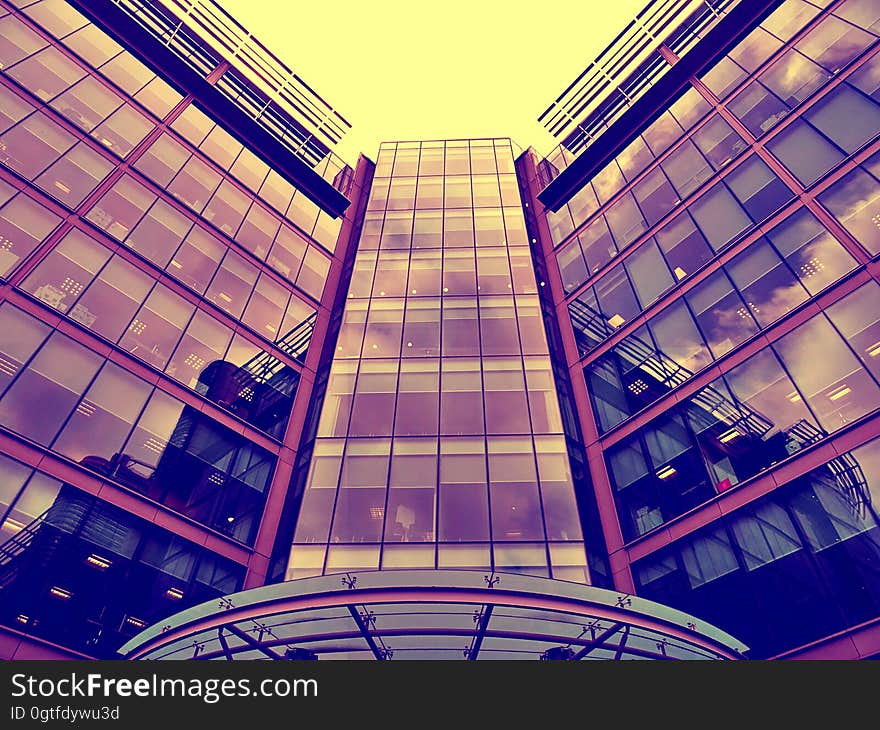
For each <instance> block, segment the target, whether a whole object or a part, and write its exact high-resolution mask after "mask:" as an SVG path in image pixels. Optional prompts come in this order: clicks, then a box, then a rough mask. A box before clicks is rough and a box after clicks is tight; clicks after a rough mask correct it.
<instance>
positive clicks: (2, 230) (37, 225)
mask: <svg viewBox="0 0 880 730" xmlns="http://www.w3.org/2000/svg"><path fill="white" fill-rule="evenodd" d="M60 220H61V219H60V218H59V217H58V216H57V215H55V214H54V213H50V212H49V211H48V210H46V209H45V208H44V207H43V206H42V205H39V204H38V203H36V202H35V201H33V200H31V199H30V198H29V197H27V196H26V195H24V194H23V193H20V194H18V195H16V196H15V197H13V198H12V199H11V200H10V201H9V202H8V203H6V204H5V205H3V206H2V207H0V276H6V275H7V274H8V273H9V272H10V271H12V269H13V268H14V267H15V266H16V265H18V262H19V261H21V260H22V259H23V258H25V257H26V256H28V255H29V254H30V253H31V252H32V251H33V250H34V249H35V248H36V247H37V245H38V244H39V243H40V242H41V241H43V240H44V239H45V238H46V236H48V235H49V232H50V231H51V230H52V229H54V228H55V226H57V225H58V223H59V222H60Z"/></svg>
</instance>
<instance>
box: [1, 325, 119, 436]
mask: <svg viewBox="0 0 880 730" xmlns="http://www.w3.org/2000/svg"><path fill="white" fill-rule="evenodd" d="M100 364H101V358H100V357H99V356H98V355H96V354H95V353H93V352H91V351H90V350H87V349H86V348H85V347H83V346H82V345H78V344H76V343H75V342H74V341H73V340H71V339H70V338H68V337H65V336H64V335H61V334H54V335H53V336H52V337H50V338H49V340H48V341H47V342H46V344H45V345H44V346H43V347H42V348H41V349H40V351H39V352H38V353H37V354H36V356H35V357H34V359H33V360H31V362H30V363H29V364H28V367H27V368H26V369H25V370H23V371H22V372H21V374H20V375H19V376H18V378H17V379H16V380H15V382H14V383H13V384H12V385H11V386H10V388H9V390H7V391H6V393H5V395H4V396H3V399H2V400H0V423H2V424H3V425H4V426H6V427H7V428H9V429H12V430H13V431H15V432H17V433H20V434H21V435H22V436H25V437H27V438H30V439H33V440H34V441H37V442H38V443H41V444H44V445H48V444H49V442H50V441H51V440H52V439H53V438H54V436H55V434H56V433H57V432H58V429H59V428H61V425H62V423H64V421H65V419H66V418H67V416H68V415H69V414H70V412H71V411H72V410H73V407H74V405H76V403H77V401H78V400H79V396H80V394H81V393H82V392H83V391H84V390H85V388H86V386H87V385H88V383H89V381H90V380H91V379H92V377H93V376H94V374H95V373H96V372H97V371H98V367H99V366H100Z"/></svg>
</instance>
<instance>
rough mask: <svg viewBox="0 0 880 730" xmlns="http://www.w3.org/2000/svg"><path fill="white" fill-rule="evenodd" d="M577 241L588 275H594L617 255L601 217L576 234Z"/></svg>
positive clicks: (603, 219) (612, 240)
mask: <svg viewBox="0 0 880 730" xmlns="http://www.w3.org/2000/svg"><path fill="white" fill-rule="evenodd" d="M577 239H578V241H579V242H580V245H581V250H582V251H583V254H584V260H585V261H586V262H587V269H588V270H589V271H590V273H593V274H595V273H596V272H597V271H598V270H599V269H600V268H601V267H602V266H603V265H604V264H606V263H607V262H608V261H610V260H611V259H612V258H614V256H616V255H617V247H616V246H615V245H614V239H612V238H611V233H609V231H608V226H607V224H606V223H605V218H604V217H602V216H599V217H598V218H596V220H594V221H593V222H592V223H590V225H588V226H587V227H586V228H584V230H582V231H581V232H580V233H579V234H578V236H577Z"/></svg>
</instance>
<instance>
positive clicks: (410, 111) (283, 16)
mask: <svg viewBox="0 0 880 730" xmlns="http://www.w3.org/2000/svg"><path fill="white" fill-rule="evenodd" d="M219 2H220V4H221V5H222V6H223V7H224V8H225V9H226V10H227V11H228V12H229V13H230V14H231V15H232V16H233V17H234V18H236V19H237V20H238V21H239V22H240V23H241V24H242V25H244V26H245V27H246V28H247V29H248V30H249V31H251V33H253V34H254V35H255V36H256V37H257V38H258V39H259V40H261V41H262V42H263V43H265V44H266V46H268V47H269V48H270V49H271V50H272V51H273V52H274V53H275V54H276V55H278V56H279V57H280V58H281V59H283V60H284V61H285V62H286V63H287V64H288V65H289V66H291V67H292V68H293V69H294V71H296V72H297V73H298V74H299V75H300V77H302V78H303V79H304V80H305V81H306V83H308V84H309V85H310V86H312V88H314V89H315V90H316V91H317V92H318V93H319V94H321V96H323V97H324V98H325V99H326V100H327V101H328V102H329V103H330V104H332V105H333V106H334V107H336V108H337V109H338V110H339V112H340V113H341V114H342V115H343V116H344V117H345V118H346V119H348V121H349V122H351V123H352V125H353V129H352V130H351V131H350V132H349V133H348V135H347V136H346V138H345V139H344V140H343V141H342V143H340V145H339V147H338V148H337V150H336V151H337V153H338V154H339V155H340V156H342V157H343V158H344V159H345V160H346V161H348V162H354V161H355V159H356V158H357V153H358V152H364V153H365V154H367V156H369V157H371V158H373V159H375V156H376V152H377V150H378V146H379V142H381V141H384V140H393V139H430V138H450V137H512V138H513V139H514V140H515V141H516V142H518V143H519V144H520V145H521V146H523V147H526V146H528V145H533V146H534V147H535V148H537V149H538V150H539V151H540V152H542V153H544V152H548V151H549V150H550V148H551V147H553V146H554V144H555V143H554V141H553V138H552V137H551V136H550V135H548V134H547V133H546V132H544V130H543V128H542V127H541V125H539V124H538V123H537V121H536V119H537V117H538V115H539V114H540V113H541V112H542V111H544V109H545V108H546V107H547V106H548V105H549V103H550V102H551V101H552V100H553V99H554V98H556V96H557V95H558V94H559V93H560V92H561V91H562V90H563V89H564V88H565V87H566V86H567V85H568V84H569V83H570V82H571V81H572V80H573V79H574V78H575V76H576V75H577V74H578V73H580V72H581V71H582V70H583V69H584V67H586V65H587V64H588V63H589V62H590V61H591V60H592V59H593V58H594V57H595V56H596V54H597V53H598V52H599V51H601V50H602V49H603V48H604V47H605V46H606V45H607V44H608V42H609V41H610V40H611V39H612V38H613V37H614V36H615V35H617V33H618V32H619V31H620V30H621V29H622V28H623V26H624V25H625V24H626V23H627V22H628V21H629V20H631V19H632V18H633V17H635V15H636V13H637V12H638V11H639V10H640V9H641V8H642V7H644V6H645V4H646V2H647V0H580V2H575V1H573V0H557V1H556V2H541V1H540V0H532V1H531V2H520V1H519V0H516V1H512V2H498V1H497V0H491V1H484V2H480V0H445V1H444V2H437V3H415V2H400V1H399V0H385V1H380V2H354V1H353V0H338V1H336V2H334V1H331V2H326V3H323V2H305V3H301V2H294V1H293V0H219Z"/></svg>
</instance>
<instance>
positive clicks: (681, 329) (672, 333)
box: [648, 301, 712, 380]
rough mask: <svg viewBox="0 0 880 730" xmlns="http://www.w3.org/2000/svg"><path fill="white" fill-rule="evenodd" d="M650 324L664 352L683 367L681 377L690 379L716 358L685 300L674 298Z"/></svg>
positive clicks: (680, 378)
mask: <svg viewBox="0 0 880 730" xmlns="http://www.w3.org/2000/svg"><path fill="white" fill-rule="evenodd" d="M648 327H649V328H650V330H651V334H652V335H653V336H654V340H655V342H656V343H657V349H658V350H659V351H660V353H662V354H663V355H664V356H665V357H666V358H669V359H670V360H671V361H672V362H673V363H677V364H678V365H679V366H680V367H681V368H682V369H683V372H682V373H680V374H678V375H677V379H679V380H686V379H687V378H688V377H690V375H691V374H693V373H695V372H697V371H699V370H702V369H703V368H704V367H706V365H708V364H709V363H711V362H712V356H711V354H710V353H709V348H708V347H706V343H705V342H704V340H703V336H702V335H701V334H700V332H699V330H698V329H697V326H696V324H695V323H694V319H693V317H692V316H691V313H690V312H689V311H688V308H687V307H686V306H685V304H684V302H681V301H678V302H674V303H673V304H671V305H670V306H668V307H666V308H665V309H663V310H662V311H661V312H660V313H659V314H658V315H657V316H656V317H654V318H653V319H651V321H650V322H649V323H648Z"/></svg>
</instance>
